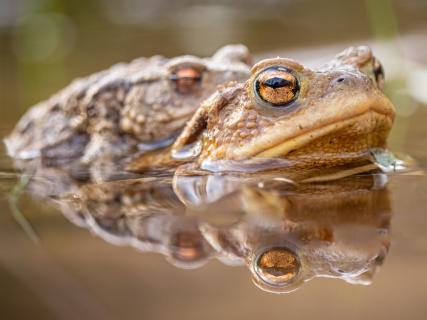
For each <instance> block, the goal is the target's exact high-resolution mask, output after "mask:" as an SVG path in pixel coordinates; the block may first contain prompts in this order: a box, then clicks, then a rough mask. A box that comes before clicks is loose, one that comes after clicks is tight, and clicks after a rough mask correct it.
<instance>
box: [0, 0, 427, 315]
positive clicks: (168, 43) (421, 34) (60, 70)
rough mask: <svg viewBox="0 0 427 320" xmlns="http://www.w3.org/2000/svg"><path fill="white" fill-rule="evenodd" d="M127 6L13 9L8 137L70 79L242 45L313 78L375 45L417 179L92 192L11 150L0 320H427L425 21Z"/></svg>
mask: <svg viewBox="0 0 427 320" xmlns="http://www.w3.org/2000/svg"><path fill="white" fill-rule="evenodd" d="M270 2H271V3H270ZM23 3H24V4H25V2H23ZM75 3H77V2H75ZM123 3H125V4H127V5H124V6H120V5H118V4H116V3H115V2H113V1H107V0H105V1H98V2H96V1H93V2H91V1H89V2H85V3H84V4H83V3H82V4H80V5H76V4H69V3H66V2H62V1H45V2H44V4H43V2H40V4H39V5H29V4H26V5H22V6H20V7H19V8H18V7H16V6H15V5H14V4H13V3H12V2H10V3H7V2H6V3H5V4H0V11H1V12H3V13H4V14H3V15H0V43H1V49H2V50H1V51H0V65H1V70H2V72H1V73H0V85H1V88H2V89H1V91H0V98H1V104H0V108H1V115H2V116H1V118H0V135H1V136H4V135H6V134H7V133H8V132H9V131H10V129H11V128H12V127H13V125H14V123H15V122H16V121H17V120H18V119H19V117H20V115H21V114H22V113H23V112H24V110H25V109H26V108H27V107H28V106H29V105H31V104H33V103H35V102H37V101H38V100H41V99H43V98H45V97H46V96H48V95H49V94H51V93H53V92H55V90H57V89H59V88H61V87H62V86H64V85H65V84H67V83H68V82H69V81H70V80H71V79H73V78H74V77H75V76H77V75H84V74H88V73H90V72H93V71H96V70H99V69H101V68H104V67H106V66H108V65H110V64H112V63H114V62H117V61H120V60H129V59H131V58H132V57H134V56H139V55H151V54H154V53H163V54H166V55H175V54H180V53H182V52H192V53H196V54H206V55H207V54H210V53H211V52H212V51H213V50H214V49H215V48H216V47H218V46H220V45H222V44H224V43H228V42H243V43H245V44H247V45H248V46H249V47H250V48H251V50H253V51H254V52H255V54H256V55H257V57H265V56H271V55H277V54H280V55H284V56H290V57H292V58H295V59H298V60H300V61H302V62H305V63H307V64H310V65H317V64H319V63H320V62H322V61H325V60H328V59H329V58H330V57H331V56H332V55H333V54H334V53H336V52H337V51H339V50H340V49H342V48H343V47H345V46H347V45H352V44H359V43H369V44H371V45H372V46H373V47H374V50H375V51H376V52H377V55H378V56H379V57H380V59H381V60H382V61H383V63H384V67H385V70H386V83H387V87H386V90H387V93H388V95H389V96H390V98H391V99H392V100H393V102H394V103H395V105H396V106H397V113H398V117H397V119H396V123H395V126H394V129H393V132H392V134H391V137H390V145H389V146H390V149H391V150H393V151H394V152H395V153H396V154H401V155H409V156H411V157H412V158H413V159H415V161H416V163H417V170H413V171H411V172H410V174H403V173H395V174H389V175H385V174H375V175H362V176H358V177H354V178H348V179H344V180H342V181H336V182H331V183H320V184H315V185H309V186H295V185H293V184H289V183H288V182H287V181H281V180H278V179H274V178H273V179H272V178H271V177H265V176H264V177H261V176H260V177H258V178H257V179H255V180H254V179H252V180H242V179H240V178H238V177H230V176H226V177H221V176H215V175H211V176H207V177H192V178H188V177H179V178H178V179H175V180H173V181H172V179H171V177H167V176H166V177H145V178H142V179H136V180H131V181H119V182H110V183H105V184H102V185H89V186H83V187H82V186H81V185H78V184H77V183H76V182H75V181H72V180H70V179H68V177H67V175H66V174H65V173H64V172H61V171H60V170H47V169H46V170H42V171H40V173H39V174H38V175H37V176H35V177H32V179H30V180H28V179H27V178H28V177H26V176H20V175H18V174H16V173H15V172H14V170H13V167H12V164H11V161H10V159H8V158H7V156H6V155H5V154H4V149H1V157H0V208H1V210H0V284H1V286H0V318H2V319H3V318H4V319H25V318H29V317H31V318H34V319H122V318H128V319H141V318H142V319H166V318H174V319H193V318H204V319H217V318H231V319H252V318H260V317H263V318H278V317H287V318H299V319H305V318H313V317H316V318H319V316H320V317H321V318H328V319H342V318H346V319H361V318H369V319H370V318H376V319H382V318H384V319H401V318H403V317H405V318H410V319H424V318H425V316H426V314H427V305H426V298H425V297H426V294H427V289H426V288H427V277H426V276H425V270H426V268H427V249H426V248H427V236H426V231H425V230H427V217H426V211H427V200H426V194H427V178H426V176H425V175H424V174H423V173H422V171H423V169H425V168H426V167H427V147H426V143H425V139H426V137H427V127H426V126H425V124H426V123H427V108H426V107H427V96H426V89H427V87H426V83H427V78H426V75H427V59H426V58H425V57H426V54H427V45H426V43H427V41H426V40H427V38H426V34H427V33H426V27H427V25H426V24H425V21H427V19H426V16H427V7H426V5H425V4H424V3H423V2H422V1H405V2H403V1H402V2H393V5H392V6H391V7H388V5H389V2H387V1H378V2H375V3H380V6H379V7H376V5H375V4H373V3H374V2H373V1H372V2H369V1H366V2H365V3H360V2H357V1H348V2H345V4H343V3H344V2H341V1H334V2H329V3H328V5H326V4H320V2H317V1H299V2H297V1H290V2H286V3H284V2H283V3H282V2H278V1H269V6H268V7H267V5H262V6H261V5H259V4H256V3H255V2H249V4H250V6H249V5H248V4H247V3H246V6H247V7H248V8H251V9H253V10H249V9H245V8H243V6H242V4H241V3H242V2H236V4H228V3H227V2H222V1H220V2H210V1H203V3H201V4H199V5H194V4H190V3H187V2H185V1H177V2H176V4H173V5H172V4H170V3H167V2H165V1H159V2H158V3H157V4H153V3H148V2H146V3H145V6H143V5H142V6H141V5H138V4H137V2H136V1H131V0H128V1H124V2H123ZM246 6H245V7H246ZM388 9H392V10H388ZM378 11H379V12H380V14H379V15H378ZM171 12H173V13H174V14H172V13H171ZM390 13H391V15H387V14H390ZM393 13H394V16H393ZM16 22H19V23H18V25H17V26H15V25H14V24H15V23H16ZM52 30H56V31H52ZM290 30H291V31H290ZM393 32H396V33H393ZM379 36H381V38H378V37H379ZM384 37H386V38H384ZM37 39H39V40H37ZM40 39H43V40H40ZM380 40H381V41H380ZM254 283H255V285H254ZM295 289H298V290H296V291H294V290H295ZM271 291H274V292H278V291H279V292H290V293H289V294H285V295H277V294H272V293H270V292H271ZM291 291H292V292H291Z"/></svg>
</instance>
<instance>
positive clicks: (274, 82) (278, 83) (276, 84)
mask: <svg viewBox="0 0 427 320" xmlns="http://www.w3.org/2000/svg"><path fill="white" fill-rule="evenodd" d="M290 84H292V82H291V81H289V80H286V79H283V78H279V77H273V78H270V79H267V80H265V81H264V85H266V86H268V87H270V88H273V89H277V88H282V87H286V86H289V85H290Z"/></svg>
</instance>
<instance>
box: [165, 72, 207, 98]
mask: <svg viewBox="0 0 427 320" xmlns="http://www.w3.org/2000/svg"><path fill="white" fill-rule="evenodd" d="M202 73H203V72H202V71H200V70H197V69H195V68H193V67H180V68H178V69H176V70H175V71H174V72H173V73H172V74H171V76H170V80H171V81H172V83H173V85H174V87H175V90H176V91H178V92H179V93H182V94H187V93H191V92H193V91H194V90H196V89H197V88H199V87H200V84H201V82H202Z"/></svg>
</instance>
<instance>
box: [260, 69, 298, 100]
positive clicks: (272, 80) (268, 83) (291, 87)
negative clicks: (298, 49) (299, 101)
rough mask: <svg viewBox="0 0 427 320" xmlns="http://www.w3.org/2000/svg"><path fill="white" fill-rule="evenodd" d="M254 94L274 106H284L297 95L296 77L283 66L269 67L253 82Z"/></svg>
mask: <svg viewBox="0 0 427 320" xmlns="http://www.w3.org/2000/svg"><path fill="white" fill-rule="evenodd" d="M254 86H255V88H254V89H255V92H256V95H257V96H258V97H259V98H260V99H261V100H262V101H265V102H267V103H269V104H271V105H272V106H274V107H282V106H286V105H288V104H289V103H291V102H292V101H294V100H295V99H296V98H297V97H298V92H299V89H300V86H299V82H298V79H297V78H296V77H295V76H294V75H293V74H292V72H291V71H290V70H288V69H287V68H285V67H280V66H275V67H269V68H267V69H265V70H264V71H262V72H261V73H260V74H259V75H258V76H257V78H256V79H255V82H254Z"/></svg>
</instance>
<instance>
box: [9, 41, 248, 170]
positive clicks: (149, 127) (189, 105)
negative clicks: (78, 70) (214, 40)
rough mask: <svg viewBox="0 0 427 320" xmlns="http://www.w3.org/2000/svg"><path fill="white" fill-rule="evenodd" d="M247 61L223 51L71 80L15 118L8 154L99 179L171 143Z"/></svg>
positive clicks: (243, 53)
mask: <svg viewBox="0 0 427 320" xmlns="http://www.w3.org/2000/svg"><path fill="white" fill-rule="evenodd" d="M250 60H251V58H250V55H249V52H248V49H247V48H246V47H245V46H243V45H228V46H225V47H223V48H221V49H219V50H218V51H217V52H216V53H215V54H214V55H213V56H212V57H210V58H198V57H195V56H189V55H187V56H180V57H176V58H172V59H167V58H165V57H162V56H154V57H151V58H139V59H136V60H134V61H132V62H130V63H128V64H125V63H121V64H117V65H115V66H113V67H111V68H110V69H108V70H105V71H102V72H99V73H96V74H93V75H91V76H88V77H86V78H83V79H77V80H75V81H74V82H72V83H71V84H70V85H69V86H68V87H66V88H65V89H63V90H62V91H60V92H59V93H57V94H55V95H54V96H52V97H51V98H50V99H48V100H47V101H44V102H41V103H39V104H37V105H36V106H34V107H32V108H31V109H30V110H29V111H28V112H27V113H26V114H25V115H24V116H23V117H22V118H21V120H20V121H19V122H18V124H17V125H16V127H15V129H14V130H13V132H12V133H11V135H10V136H9V137H7V138H6V140H5V143H6V146H7V150H8V153H9V155H11V156H12V157H14V158H15V159H17V160H18V161H19V160H34V159H37V160H38V159H40V160H41V161H42V162H43V163H44V164H46V165H50V166H62V167H63V166H67V165H70V164H72V166H73V167H74V168H76V167H77V168H90V169H91V171H94V172H96V173H98V174H99V175H104V174H106V173H107V172H111V171H114V169H117V168H118V164H119V163H120V159H123V158H125V157H126V156H129V155H131V154H137V153H138V152H140V151H146V150H147V149H148V150H150V149H155V148H158V147H162V146H165V145H168V144H170V143H172V142H173V141H174V138H175V137H176V135H177V134H178V133H179V132H180V130H182V127H183V126H184V125H185V124H186V122H187V120H188V119H189V118H191V116H192V115H193V114H194V112H195V110H196V109H197V108H198V107H199V105H200V102H201V101H202V100H204V99H205V98H207V97H208V96H209V95H210V94H212V93H213V92H214V91H215V90H216V87H217V85H219V84H222V83H225V82H227V81H231V80H240V81H242V80H245V79H247V77H248V76H249V66H248V65H249V64H250ZM24 167H25V166H24ZM97 167H98V168H99V167H103V168H104V169H103V170H99V169H95V170H92V169H93V168H97Z"/></svg>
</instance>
